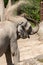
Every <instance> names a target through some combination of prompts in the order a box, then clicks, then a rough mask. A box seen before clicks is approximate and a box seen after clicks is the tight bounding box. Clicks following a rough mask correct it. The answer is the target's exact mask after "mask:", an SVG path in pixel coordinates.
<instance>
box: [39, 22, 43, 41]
mask: <svg viewBox="0 0 43 65" xmlns="http://www.w3.org/2000/svg"><path fill="white" fill-rule="evenodd" d="M38 35H39V40H41V41H42V40H43V21H42V22H40V24H39V31H38Z"/></svg>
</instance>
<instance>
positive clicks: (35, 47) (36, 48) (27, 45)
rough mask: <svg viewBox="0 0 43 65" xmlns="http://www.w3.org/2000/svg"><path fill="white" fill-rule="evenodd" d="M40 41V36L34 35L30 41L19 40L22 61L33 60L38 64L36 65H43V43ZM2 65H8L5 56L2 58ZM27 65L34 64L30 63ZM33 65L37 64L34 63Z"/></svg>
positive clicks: (0, 63) (0, 64) (0, 60)
mask: <svg viewBox="0 0 43 65" xmlns="http://www.w3.org/2000/svg"><path fill="white" fill-rule="evenodd" d="M38 39H39V37H38V35H32V36H31V37H30V39H28V38H27V39H20V40H18V48H19V52H20V61H24V60H27V59H31V58H32V59H35V62H36V63H37V64H36V65H43V42H41V41H39V40H38ZM32 61H34V60H32ZM29 62H30V61H29ZM0 65H7V64H6V59H5V55H3V56H2V57H0ZM20 65H22V64H20ZM26 65H32V64H31V63H30V64H26ZM33 65H35V64H34V63H33Z"/></svg>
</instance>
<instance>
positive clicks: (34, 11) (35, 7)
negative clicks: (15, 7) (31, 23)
mask: <svg viewBox="0 0 43 65" xmlns="http://www.w3.org/2000/svg"><path fill="white" fill-rule="evenodd" d="M28 1H29V2H30V3H31V0H28ZM32 1H33V2H32V3H31V5H29V4H27V5H26V6H25V5H22V6H21V11H22V13H23V12H25V13H27V14H28V15H29V17H31V18H33V19H35V20H37V21H40V0H32Z"/></svg>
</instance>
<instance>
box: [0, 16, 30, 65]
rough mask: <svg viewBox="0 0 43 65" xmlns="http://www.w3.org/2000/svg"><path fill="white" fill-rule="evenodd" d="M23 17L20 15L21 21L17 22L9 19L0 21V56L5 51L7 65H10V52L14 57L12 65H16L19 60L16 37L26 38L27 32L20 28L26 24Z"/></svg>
mask: <svg viewBox="0 0 43 65" xmlns="http://www.w3.org/2000/svg"><path fill="white" fill-rule="evenodd" d="M23 19H24V18H23V17H22V18H21V22H20V21H19V23H17V24H16V23H14V22H11V21H5V22H0V56H2V55H3V53H5V56H6V61H7V65H12V60H11V54H12V56H13V58H14V65H17V62H18V61H19V51H18V45H17V39H18V38H27V32H26V30H25V29H24V28H22V27H24V26H25V25H26V24H27V20H26V19H24V21H25V22H23ZM17 21H18V20H17ZM21 24H22V25H21ZM29 25H30V24H29ZM26 29H28V28H26Z"/></svg>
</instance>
